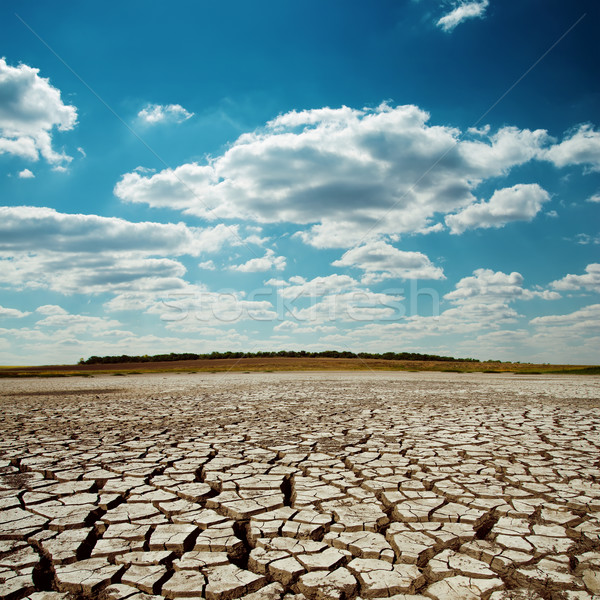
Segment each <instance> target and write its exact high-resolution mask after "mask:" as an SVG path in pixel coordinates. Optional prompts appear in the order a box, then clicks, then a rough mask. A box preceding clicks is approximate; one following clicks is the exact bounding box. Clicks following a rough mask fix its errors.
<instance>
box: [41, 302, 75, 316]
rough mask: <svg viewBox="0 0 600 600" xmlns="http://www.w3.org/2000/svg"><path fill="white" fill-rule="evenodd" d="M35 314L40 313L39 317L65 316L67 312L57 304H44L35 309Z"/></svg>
mask: <svg viewBox="0 0 600 600" xmlns="http://www.w3.org/2000/svg"><path fill="white" fill-rule="evenodd" d="M35 312H38V313H40V314H41V315H66V314H67V311H66V310H65V309H64V308H63V307H62V306H58V305H57V304H44V305H43V306H38V307H37V308H36V309H35Z"/></svg>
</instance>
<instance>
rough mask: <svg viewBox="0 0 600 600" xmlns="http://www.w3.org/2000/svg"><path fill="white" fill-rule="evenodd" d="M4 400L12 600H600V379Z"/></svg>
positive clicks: (147, 390)
mask: <svg viewBox="0 0 600 600" xmlns="http://www.w3.org/2000/svg"><path fill="white" fill-rule="evenodd" d="M0 385H1V386H2V387H1V390H2V391H1V392H0V406H1V408H2V410H1V413H0V423H1V426H0V430H1V432H2V440H1V441H0V597H2V598H7V599H9V600H11V599H16V600H18V599H21V598H31V599H32V600H67V599H69V598H80V599H92V598H94V599H96V598H98V599H100V598H102V599H105V600H118V599H125V598H128V599H130V600H144V599H152V598H156V599H157V600H158V599H159V598H169V599H173V600H177V599H179V598H205V599H208V600H230V599H235V598H242V599H244V600H305V599H309V600H313V599H316V600H329V599H331V600H355V599H357V600H358V599H371V598H392V599H395V600H426V599H430V600H470V599H477V598H483V599H485V600H488V599H489V600H509V599H514V600H517V599H519V600H526V599H529V600H540V599H543V600H587V599H590V598H600V462H599V460H600V410H599V408H600V378H597V377H569V376H515V375H492V374H464V375H463V374H452V373H451V374H447V373H445V374H440V373H377V374H375V373H337V374H336V373H326V374H318V373H293V374H292V373H289V374H285V373H262V374H260V373H259V374H239V373H238V374H233V373H229V374H226V375H223V374H191V375H175V374H169V375H144V376H130V377H110V376H96V377H93V378H90V379H82V378H69V379H64V378H61V379H44V380H9V379H5V380H2V382H0Z"/></svg>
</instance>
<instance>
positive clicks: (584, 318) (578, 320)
mask: <svg viewBox="0 0 600 600" xmlns="http://www.w3.org/2000/svg"><path fill="white" fill-rule="evenodd" d="M530 323H531V324H532V325H534V326H535V327H537V328H539V329H545V330H554V331H556V330H557V329H564V330H568V332H569V333H571V334H574V333H578V334H579V335H583V334H586V335H587V334H590V333H592V332H594V333H597V334H600V304H592V305H590V306H585V307H584V308H581V309H579V310H576V311H574V312H572V313H568V314H566V315H547V316H544V317H536V318H535V319H532V320H531V321H530Z"/></svg>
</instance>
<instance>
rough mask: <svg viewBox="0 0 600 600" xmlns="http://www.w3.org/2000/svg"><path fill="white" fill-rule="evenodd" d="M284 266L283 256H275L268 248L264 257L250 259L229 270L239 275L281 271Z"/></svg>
mask: <svg viewBox="0 0 600 600" xmlns="http://www.w3.org/2000/svg"><path fill="white" fill-rule="evenodd" d="M285 266H286V261H285V256H277V255H276V254H275V252H274V251H273V250H271V249H270V248H268V249H267V251H266V252H265V255H264V256H261V257H258V258H251V259H250V260H248V261H247V262H245V263H243V264H241V265H233V266H231V267H229V268H230V269H231V270H233V271H240V272H241V273H257V272H259V271H272V270H274V271H283V270H284V269H285Z"/></svg>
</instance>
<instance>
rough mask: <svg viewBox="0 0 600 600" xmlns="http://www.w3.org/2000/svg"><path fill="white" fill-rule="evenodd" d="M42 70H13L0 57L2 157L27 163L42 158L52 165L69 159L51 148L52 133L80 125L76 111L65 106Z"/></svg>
mask: <svg viewBox="0 0 600 600" xmlns="http://www.w3.org/2000/svg"><path fill="white" fill-rule="evenodd" d="M38 73H39V69H35V68H33V67H29V66H27V65H24V64H20V65H19V66H18V67H11V66H10V65H8V64H7V63H6V61H5V59H3V58H0V97H2V102H0V154H2V153H9V154H14V155H16V156H20V157H21V158H25V159H28V160H33V161H37V160H39V157H40V154H41V155H42V157H43V158H44V159H45V160H46V161H48V162H49V163H50V164H53V165H60V164H61V163H65V162H69V161H70V160H71V157H70V156H67V155H66V154H65V153H64V152H56V151H55V150H54V149H53V148H52V135H53V130H54V129H55V128H56V129H58V131H68V130H70V129H73V128H74V127H75V125H76V124H77V109H76V108H75V107H74V106H70V105H66V104H64V103H63V101H62V100H61V97H60V90H58V89H56V88H55V87H53V86H52V85H50V82H49V80H48V79H47V78H44V77H40V76H39V75H38Z"/></svg>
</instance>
